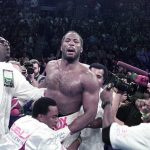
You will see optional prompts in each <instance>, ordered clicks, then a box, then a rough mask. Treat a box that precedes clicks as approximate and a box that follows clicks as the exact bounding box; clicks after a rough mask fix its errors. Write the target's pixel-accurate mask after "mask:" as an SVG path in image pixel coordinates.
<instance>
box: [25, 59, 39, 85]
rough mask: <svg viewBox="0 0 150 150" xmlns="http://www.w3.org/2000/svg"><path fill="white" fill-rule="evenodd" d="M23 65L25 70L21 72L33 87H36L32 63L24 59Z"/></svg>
mask: <svg viewBox="0 0 150 150" xmlns="http://www.w3.org/2000/svg"><path fill="white" fill-rule="evenodd" d="M24 67H25V69H26V72H25V73H23V74H24V75H25V77H26V80H27V81H29V83H30V84H32V85H33V86H35V87H38V85H39V84H38V81H37V80H36V79H35V75H34V68H33V64H32V63H31V62H30V61H26V62H25V63H24Z"/></svg>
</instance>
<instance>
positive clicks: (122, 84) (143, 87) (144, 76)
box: [109, 61, 149, 96]
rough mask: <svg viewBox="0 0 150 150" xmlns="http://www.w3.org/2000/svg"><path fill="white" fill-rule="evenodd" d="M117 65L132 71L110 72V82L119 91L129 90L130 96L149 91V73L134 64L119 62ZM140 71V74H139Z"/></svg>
mask: <svg viewBox="0 0 150 150" xmlns="http://www.w3.org/2000/svg"><path fill="white" fill-rule="evenodd" d="M117 65H119V66H121V67H123V68H124V69H127V70H129V71H130V74H129V73H128V74H127V73H126V74H121V76H120V75H119V74H114V73H112V72H109V73H110V80H109V83H110V84H111V86H112V87H115V88H117V89H118V90H119V91H122V92H127V94H128V95H129V96H133V95H134V94H135V93H137V92H138V93H141V94H142V95H144V93H149V92H148V90H147V85H148V83H149V73H147V72H145V71H143V70H141V69H139V68H136V67H134V66H131V65H128V64H126V63H124V62H120V61H119V63H117ZM137 73H138V74H137Z"/></svg>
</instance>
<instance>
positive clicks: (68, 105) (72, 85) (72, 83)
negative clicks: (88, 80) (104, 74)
mask: <svg viewBox="0 0 150 150" xmlns="http://www.w3.org/2000/svg"><path fill="white" fill-rule="evenodd" d="M60 64H61V60H56V61H53V62H50V63H49V64H48V65H47V68H46V87H47V91H46V94H45V96H47V97H50V98H53V99H54V100H55V101H56V102H57V105H58V108H59V111H60V113H61V114H64V115H67V114H71V113H74V112H77V111H79V109H80V107H81V105H82V93H83V90H84V87H83V84H82V78H84V77H83V76H86V74H88V73H89V70H88V68H86V67H84V66H83V65H82V64H81V63H76V64H75V65H73V66H71V68H70V66H66V67H64V68H63V67H61V65H60Z"/></svg>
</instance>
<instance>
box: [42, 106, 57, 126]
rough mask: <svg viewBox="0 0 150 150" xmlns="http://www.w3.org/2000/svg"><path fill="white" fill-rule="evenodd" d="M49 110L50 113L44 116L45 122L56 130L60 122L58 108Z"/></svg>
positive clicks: (52, 107) (50, 107) (53, 107)
mask: <svg viewBox="0 0 150 150" xmlns="http://www.w3.org/2000/svg"><path fill="white" fill-rule="evenodd" d="M48 109H49V111H48V113H47V114H46V115H44V116H43V118H44V119H43V120H44V121H43V122H44V123H45V124H47V125H48V126H49V127H50V128H52V129H55V127H56V125H57V122H58V108H57V106H49V107H48Z"/></svg>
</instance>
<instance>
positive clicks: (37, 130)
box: [0, 116, 70, 150]
mask: <svg viewBox="0 0 150 150" xmlns="http://www.w3.org/2000/svg"><path fill="white" fill-rule="evenodd" d="M69 133H70V130H69V129H68V127H65V128H63V129H60V130H59V131H54V130H52V129H51V128H49V127H48V126H47V125H46V124H44V123H42V122H39V121H38V120H37V119H34V118H32V117H31V116H25V117H22V118H20V119H18V120H17V121H16V122H15V123H14V124H13V125H12V127H11V128H10V131H9V132H8V134H6V135H4V136H2V138H1V139H0V149H1V150H12V149H13V150H18V149H20V148H22V147H23V146H24V149H25V150H48V149H50V150H65V148H64V147H63V146H62V145H61V141H63V140H64V139H65V138H66V137H67V136H68V135H69Z"/></svg>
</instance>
